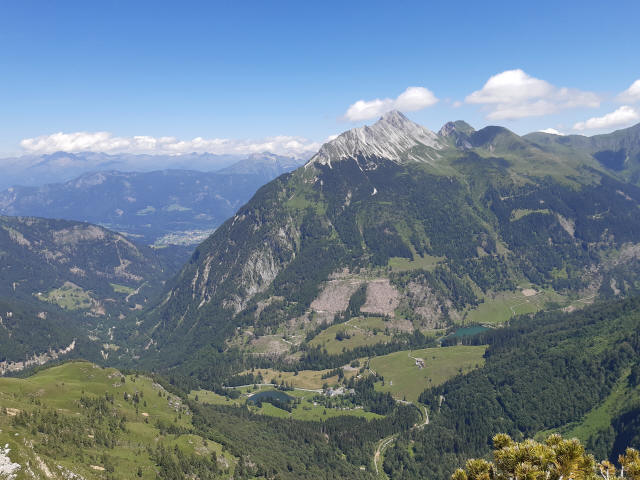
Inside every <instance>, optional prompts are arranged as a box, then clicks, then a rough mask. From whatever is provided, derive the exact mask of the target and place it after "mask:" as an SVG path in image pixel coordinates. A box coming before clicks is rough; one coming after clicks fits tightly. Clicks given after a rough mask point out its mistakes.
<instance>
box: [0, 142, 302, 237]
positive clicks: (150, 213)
mask: <svg viewBox="0 0 640 480" xmlns="http://www.w3.org/2000/svg"><path fill="white" fill-rule="evenodd" d="M83 161H85V159H83ZM187 163H188V162H187ZM115 164H117V162H116V161H115V160H114V161H112V162H111V163H109V165H115ZM100 165H101V166H104V164H100ZM299 165H300V161H299V160H296V159H293V158H289V157H280V156H277V155H271V154H263V155H253V156H250V157H249V158H245V159H243V160H240V161H238V162H236V163H234V164H232V165H230V166H228V167H226V168H224V169H222V170H219V171H217V172H202V171H195V170H176V169H173V170H160V171H150V172H130V173H127V172H121V171H117V170H108V171H98V172H93V173H85V174H82V175H81V176H79V177H77V178H75V179H73V180H69V181H67V182H64V183H53V184H46V185H41V186H12V187H10V188H8V189H7V190H5V191H3V192H0V214H3V215H13V216H36V217H46V218H63V219H67V220H76V221H82V222H89V223H94V224H99V225H102V226H105V227H107V228H110V229H112V230H116V231H118V232H122V233H125V234H127V235H128V236H129V237H130V238H132V239H137V240H138V241H139V242H141V243H146V244H153V243H157V244H159V245H167V244H184V245H193V244H196V243H199V242H200V241H202V240H203V239H204V238H206V236H207V235H208V234H210V233H211V232H212V231H213V230H214V229H215V228H216V227H217V226H218V225H220V224H221V223H222V222H223V221H224V220H226V219H227V218H229V217H230V216H231V215H233V213H234V212H235V211H236V210H237V209H238V208H239V207H240V206H241V205H242V204H244V203H245V202H246V201H247V200H249V199H250V198H251V196H252V195H253V194H254V193H255V191H256V190H257V189H258V188H259V187H261V186H262V185H264V184H265V183H267V182H268V181H270V180H271V179H273V178H275V177H277V176H279V175H281V174H282V173H285V172H289V171H291V170H293V169H295V168H296V167H297V166H299Z"/></svg>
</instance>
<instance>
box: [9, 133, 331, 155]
mask: <svg viewBox="0 0 640 480" xmlns="http://www.w3.org/2000/svg"><path fill="white" fill-rule="evenodd" d="M20 146H21V147H22V148H23V149H24V150H25V151H26V152H28V153H34V154H43V153H54V152H60V151H62V152H71V153H73V152H103V153H133V154H142V153H145V154H165V155H166V154H169V155H180V154H184V153H192V152H195V153H215V154H239V155H245V154H252V153H262V152H271V153H275V154H278V155H290V156H304V155H308V154H310V153H313V152H315V151H317V150H318V149H319V148H320V143H318V142H313V141H310V140H307V139H306V138H302V137H292V136H287V135H280V136H276V137H269V138H265V139H262V140H258V141H252V140H232V139H228V138H212V139H206V138H202V137H196V138H194V139H192V140H179V139H177V138H175V137H150V136H133V137H116V136H114V135H113V134H111V133H109V132H75V133H62V132H59V133H54V134H52V135H42V136H40V137H35V138H25V139H24V140H22V141H21V142H20Z"/></svg>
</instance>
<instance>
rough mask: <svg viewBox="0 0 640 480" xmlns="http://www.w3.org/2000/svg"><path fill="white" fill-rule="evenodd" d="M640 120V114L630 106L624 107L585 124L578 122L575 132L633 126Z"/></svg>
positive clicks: (591, 119)
mask: <svg viewBox="0 0 640 480" xmlns="http://www.w3.org/2000/svg"><path fill="white" fill-rule="evenodd" d="M638 120H640V113H639V112H638V111H637V110H635V109H634V108H632V107H630V106H629V105H623V106H621V107H620V108H618V109H617V110H616V111H615V112H611V113H607V114H606V115H603V116H602V117H593V118H590V119H589V120H586V121H584V122H578V123H576V124H575V125H574V126H573V129H574V130H599V129H604V128H612V127H623V126H628V125H631V124H632V123H634V122H637V121H638Z"/></svg>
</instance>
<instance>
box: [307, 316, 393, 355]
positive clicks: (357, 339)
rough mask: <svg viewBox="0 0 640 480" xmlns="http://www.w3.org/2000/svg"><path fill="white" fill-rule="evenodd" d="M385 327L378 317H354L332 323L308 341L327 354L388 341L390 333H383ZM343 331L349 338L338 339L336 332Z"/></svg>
mask: <svg viewBox="0 0 640 480" xmlns="http://www.w3.org/2000/svg"><path fill="white" fill-rule="evenodd" d="M386 327H387V325H386V323H385V322H384V320H383V319H382V318H380V317H356V318H352V319H351V320H349V321H348V322H345V323H340V324H338V325H332V326H330V327H329V328H327V329H326V330H323V331H322V332H320V333H319V334H318V335H316V336H315V337H314V338H313V339H312V340H311V341H310V342H309V345H312V346H318V345H320V346H322V347H324V348H326V349H327V352H328V353H329V354H335V353H341V352H342V351H343V350H352V349H354V348H356V347H361V346H363V345H375V344H376V343H383V342H388V341H390V340H391V335H386V334H385V333H384V331H385V328H386ZM340 332H342V333H345V334H346V336H348V337H349V338H346V337H345V338H343V339H342V340H338V339H337V338H336V335H337V334H338V333H340Z"/></svg>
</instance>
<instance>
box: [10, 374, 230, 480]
mask: <svg viewBox="0 0 640 480" xmlns="http://www.w3.org/2000/svg"><path fill="white" fill-rule="evenodd" d="M123 378H124V382H123V381H122V379H123ZM159 392H161V395H162V396H160V395H159ZM125 393H126V394H127V395H129V396H130V397H129V399H128V400H125V398H124V397H125ZM136 393H137V394H138V395H139V397H138V398H139V403H137V405H136V404H135V403H134V401H133V400H132V399H131V398H132V397H133V396H134V394H136ZM105 394H107V395H110V396H113V405H112V407H111V408H113V409H114V410H113V411H112V414H115V413H116V412H117V414H118V415H122V416H123V417H124V418H125V419H126V428H125V430H124V431H121V432H120V433H119V434H118V437H117V438H118V440H117V442H116V443H115V445H113V447H112V448H108V447H106V446H105V445H104V444H102V443H101V442H100V441H99V439H98V437H97V434H98V431H94V429H93V428H91V427H89V425H91V423H90V421H89V419H88V417H87V416H86V415H87V413H86V412H87V410H86V407H83V405H81V403H80V399H81V397H83V396H84V397H86V398H92V399H99V398H105ZM107 405H111V404H110V403H109V402H107ZM43 409H45V410H47V411H51V412H54V411H55V412H56V414H57V415H58V416H61V417H63V418H66V419H68V420H67V421H68V422H70V425H76V426H75V427H73V428H75V429H76V430H77V429H81V430H83V429H84V433H83V434H81V435H80V437H81V438H83V439H84V440H83V445H82V446H81V447H80V446H78V444H79V443H80V440H79V439H78V440H76V441H74V442H73V444H72V442H68V444H66V445H64V446H63V447H64V448H59V447H56V446H55V444H54V445H53V446H51V447H43V444H45V443H46V439H47V436H48V434H47V433H46V430H45V431H44V433H42V431H41V430H38V429H35V428H28V427H24V426H22V425H18V424H14V419H15V418H17V416H18V415H19V414H20V413H21V412H23V411H26V412H35V411H37V410H40V411H42V410H43ZM158 421H160V422H164V423H166V424H168V425H175V426H176V427H183V428H184V429H185V432H186V433H180V434H175V435H171V434H164V435H162V434H161V432H160V431H159V429H158V428H157V427H156V422H158ZM190 430H193V427H192V426H191V417H190V415H189V414H188V410H187V409H186V407H184V406H183V405H182V404H181V402H180V400H179V398H178V397H175V396H174V395H171V394H169V393H167V392H166V391H164V389H163V388H162V387H160V386H159V385H157V384H154V383H153V382H152V381H151V380H150V379H148V378H146V377H135V376H133V375H127V376H123V375H122V374H121V373H120V372H118V371H117V370H115V369H112V368H106V369H103V368H100V367H97V366H95V365H93V364H91V363H87V362H70V363H66V364H64V365H62V366H58V367H52V368H49V369H46V370H43V371H41V372H39V373H37V374H35V375H33V376H32V377H29V378H26V379H18V378H0V443H1V444H2V445H5V444H9V447H10V449H11V452H10V457H11V459H12V461H14V462H18V463H20V464H22V465H26V464H27V462H29V464H30V465H31V466H32V468H33V469H34V470H36V472H38V471H40V472H42V473H41V474H40V477H41V478H48V477H49V476H48V475H47V474H46V470H45V469H48V470H49V471H51V472H58V473H59V472H61V471H62V470H61V469H59V468H58V467H57V466H58V465H60V466H61V468H62V469H65V470H67V471H70V472H74V473H75V474H79V475H82V476H83V477H84V478H87V479H93V478H105V474H107V473H109V469H113V472H111V473H112V475H113V476H114V478H134V475H135V473H136V472H137V469H138V466H140V467H141V469H142V478H147V479H154V478H157V471H156V466H155V462H154V461H153V460H152V459H151V458H150V456H149V453H148V451H147V449H146V447H145V446H147V445H151V446H152V445H157V444H158V442H162V443H163V444H164V445H165V446H167V447H169V448H171V449H173V448H174V446H175V445H178V446H179V447H180V448H181V449H182V450H183V452H185V453H186V454H195V455H210V454H212V452H216V454H217V455H218V456H219V458H224V460H221V461H223V462H226V463H228V464H229V465H233V462H234V458H233V457H232V456H231V455H229V454H228V453H223V451H222V445H220V444H218V443H216V442H213V441H211V440H206V441H205V439H203V438H202V437H199V436H197V435H195V434H192V433H188V432H189V431H190ZM100 431H101V430H100ZM94 433H96V436H95V437H96V438H94ZM78 434H79V433H78ZM101 435H102V434H101ZM31 442H33V445H35V446H31V445H32V443H31ZM43 466H44V467H43ZM24 473H26V472H22V474H24ZM22 474H21V475H22ZM18 478H27V477H23V476H20V477H18ZM50 478H58V477H57V476H56V477H50ZM60 478H62V477H60ZM66 478H72V477H71V476H67V477H66ZM136 478H137V475H136Z"/></svg>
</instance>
